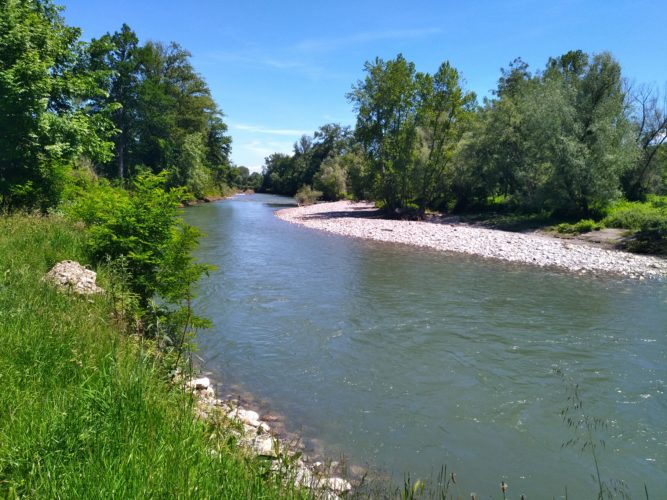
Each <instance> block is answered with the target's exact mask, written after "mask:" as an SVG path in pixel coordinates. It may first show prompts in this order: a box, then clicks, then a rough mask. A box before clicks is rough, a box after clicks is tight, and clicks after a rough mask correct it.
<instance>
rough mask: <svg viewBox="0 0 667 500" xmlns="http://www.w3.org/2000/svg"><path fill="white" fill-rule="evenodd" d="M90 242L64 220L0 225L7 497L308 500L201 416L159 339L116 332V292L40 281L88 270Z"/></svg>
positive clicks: (0, 426) (0, 438)
mask: <svg viewBox="0 0 667 500" xmlns="http://www.w3.org/2000/svg"><path fill="white" fill-rule="evenodd" d="M85 240H86V235H85V233H84V232H82V231H81V230H80V229H78V228H76V227H73V226H72V225H71V224H70V223H68V222H66V221H64V220H63V219H61V218H57V217H48V218H43V217H32V216H31V217H28V216H14V217H5V218H0V270H2V271H1V272H0V311H2V314H0V332H2V342H1V343H0V383H2V391H0V497H2V498H19V497H21V498H23V497H26V498H301V497H302V496H304V495H302V494H301V493H300V492H299V491H294V490H293V489H291V487H290V486H289V485H285V484H283V483H282V481H281V480H280V479H277V478H275V479H274V478H273V477H269V476H268V475H267V473H266V469H267V466H266V465H265V464H264V463H262V462H261V461H260V460H257V459H253V458H249V457H246V456H244V455H243V454H242V453H241V452H240V451H239V449H238V448H237V447H236V444H235V440H234V438H233V437H232V436H231V435H230V434H229V433H228V432H227V431H226V430H225V429H223V428H219V427H216V428H212V427H209V424H207V423H204V422H202V421H201V420H197V419H195V418H193V409H194V404H195V401H194V400H193V398H192V397H191V396H190V395H189V394H188V393H186V392H184V391H182V390H181V389H180V388H179V387H178V386H173V385H171V384H169V383H168V382H167V380H168V368H169V364H166V363H165V361H166V359H165V358H164V357H163V356H162V355H160V354H158V351H157V350H156V349H155V346H154V344H153V343H152V342H149V341H146V340H145V339H138V338H137V337H136V336H126V335H123V333H122V332H120V331H119V330H118V329H117V327H116V325H115V324H114V322H113V317H114V310H115V307H114V304H113V303H112V302H111V296H110V295H109V294H107V295H106V296H96V297H93V298H90V299H82V298H79V297H76V296H71V295H65V294H62V293H60V292H56V291H55V290H54V289H53V288H52V287H50V286H49V285H47V284H46V283H44V282H42V281H41V277H42V275H43V274H44V273H45V272H46V271H47V270H48V269H49V268H50V267H51V266H52V265H53V264H54V263H55V262H57V261H60V260H64V259H75V260H79V261H81V262H83V263H85V262H86V260H85V259H86V246H85ZM98 277H99V278H100V279H101V280H102V283H101V284H102V286H103V287H104V288H105V289H107V290H109V289H110V288H111V283H109V282H108V280H107V279H106V278H107V277H106V276H104V275H102V276H100V275H99V274H98Z"/></svg>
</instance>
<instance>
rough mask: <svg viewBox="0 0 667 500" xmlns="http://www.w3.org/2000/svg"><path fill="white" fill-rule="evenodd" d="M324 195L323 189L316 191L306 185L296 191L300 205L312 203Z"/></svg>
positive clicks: (295, 196)
mask: <svg viewBox="0 0 667 500" xmlns="http://www.w3.org/2000/svg"><path fill="white" fill-rule="evenodd" d="M321 196H322V191H316V190H314V189H313V188H312V187H310V186H308V185H305V186H301V188H300V189H299V190H298V191H297V192H296V195H294V198H296V202H297V203H298V204H299V205H312V204H313V203H315V202H316V201H317V200H318V199H319V198H320V197H321Z"/></svg>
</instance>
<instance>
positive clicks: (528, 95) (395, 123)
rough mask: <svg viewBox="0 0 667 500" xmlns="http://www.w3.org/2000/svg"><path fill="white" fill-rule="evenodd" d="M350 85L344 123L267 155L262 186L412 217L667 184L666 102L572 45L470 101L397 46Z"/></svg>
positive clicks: (522, 67) (647, 190) (535, 204)
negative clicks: (370, 203) (349, 124)
mask: <svg viewBox="0 0 667 500" xmlns="http://www.w3.org/2000/svg"><path fill="white" fill-rule="evenodd" d="M365 71H366V76H365V78H364V79H363V80H360V81H358V82H357V83H356V84H355V85H354V86H353V87H352V91H351V92H350V93H349V94H348V95H347V97H348V99H349V101H350V102H351V103H352V104H353V105H354V108H355V111H356V112H357V123H356V128H355V130H349V129H347V128H342V127H340V126H339V125H335V124H329V125H325V126H323V127H320V129H319V130H318V131H317V132H315V134H314V136H313V137H308V136H304V137H302V138H301V139H300V140H299V141H298V142H297V143H296V144H295V145H294V154H292V155H284V154H273V155H271V156H269V157H268V158H266V162H265V166H264V172H263V173H264V179H263V183H262V189H263V190H265V191H268V192H274V193H281V194H287V195H293V194H295V193H296V191H297V190H299V189H300V188H301V187H302V186H304V185H308V186H312V187H313V188H315V189H317V190H320V191H321V192H322V193H323V196H324V198H325V199H327V200H335V199H341V198H345V197H351V198H358V199H361V198H364V199H369V198H370V199H374V200H376V201H377V202H378V204H379V205H382V206H384V207H385V208H386V209H387V211H389V212H392V213H399V214H404V213H406V212H408V213H412V214H415V215H417V216H419V215H423V213H424V212H425V211H426V210H428V209H435V210H443V211H451V210H469V209H484V208H485V207H486V208H488V207H490V206H493V207H496V208H497V207H499V206H503V207H504V208H507V209H510V210H519V211H527V212H535V211H550V212H552V213H560V214H569V215H580V216H581V215H583V216H589V215H591V214H595V213H600V212H601V211H603V210H604V208H605V207H606V206H607V205H608V204H610V203H611V202H613V201H614V200H616V199H618V198H620V197H626V198H627V199H630V200H642V199H644V198H645V197H646V196H647V195H650V194H665V193H667V142H666V141H667V107H666V106H665V102H666V101H665V95H664V94H663V95H662V100H661V95H660V92H659V90H658V89H657V88H653V87H649V86H644V85H641V86H640V85H631V84H629V83H628V82H627V81H626V80H624V78H623V76H622V74H621V67H620V65H619V63H618V62H617V61H616V60H614V58H613V57H612V56H611V55H610V54H609V53H601V54H595V55H588V54H586V53H584V52H582V51H579V50H578V51H571V52H568V53H566V54H564V55H562V56H560V57H556V58H550V59H549V60H548V61H547V64H546V66H545V68H544V69H542V70H539V71H530V70H529V68H528V65H527V64H526V63H525V62H523V61H522V60H521V59H516V60H514V61H513V62H512V63H511V64H510V66H509V68H508V69H503V70H501V76H500V79H499V80H498V87H497V89H495V90H494V91H493V95H492V97H490V98H485V99H484V100H483V102H482V103H481V104H479V103H478V102H477V99H476V96H475V95H474V94H473V93H472V92H469V91H467V90H465V88H464V85H463V82H462V79H461V76H460V74H459V72H458V71H457V70H456V69H455V68H454V67H452V66H451V65H450V64H449V63H448V62H445V63H443V64H442V65H441V66H440V68H439V69H438V71H437V72H436V73H435V74H433V75H431V74H428V73H421V72H417V71H416V69H415V65H414V64H413V63H411V62H409V61H407V60H406V59H405V58H404V57H403V56H402V55H398V56H397V57H396V58H395V59H392V60H388V61H384V60H382V59H379V58H378V59H375V60H374V61H372V62H367V63H366V65H365Z"/></svg>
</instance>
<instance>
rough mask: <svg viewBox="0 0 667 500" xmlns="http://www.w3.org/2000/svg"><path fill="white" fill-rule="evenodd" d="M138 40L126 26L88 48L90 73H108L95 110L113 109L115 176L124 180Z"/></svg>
mask: <svg viewBox="0 0 667 500" xmlns="http://www.w3.org/2000/svg"><path fill="white" fill-rule="evenodd" d="M138 50H139V39H138V38H137V35H136V33H135V32H134V31H132V30H131V29H130V27H129V26H128V25H127V24H123V26H122V27H121V29H120V31H117V32H115V33H114V34H110V33H107V34H106V35H104V36H103V37H101V38H100V39H97V40H96V39H93V40H92V41H91V43H90V46H89V48H88V52H89V54H90V65H91V67H92V68H93V69H97V70H108V74H109V78H108V79H107V82H106V87H107V89H106V90H107V93H106V95H105V96H103V97H102V98H101V99H98V100H97V101H96V108H97V109H98V110H99V109H105V108H106V107H108V106H110V105H116V107H115V109H114V112H113V114H112V119H113V122H114V125H115V127H116V129H117V133H116V134H115V136H114V144H115V153H116V154H115V163H116V176H117V177H118V178H119V179H120V180H121V182H122V181H123V179H125V177H126V176H127V164H128V160H129V151H128V148H129V147H130V146H131V145H132V142H133V138H134V137H133V136H134V133H135V127H136V121H137V112H136V111H137V99H138V95H137V90H138V85H139V59H138V57H137V56H138V54H137V53H138Z"/></svg>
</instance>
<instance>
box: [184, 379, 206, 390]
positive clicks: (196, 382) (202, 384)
mask: <svg viewBox="0 0 667 500" xmlns="http://www.w3.org/2000/svg"><path fill="white" fill-rule="evenodd" d="M187 386H188V388H190V389H194V390H195V391H203V390H206V389H209V388H210V387H211V381H210V380H209V378H208V377H202V378H195V379H192V380H190V381H189V382H188V383H187Z"/></svg>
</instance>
